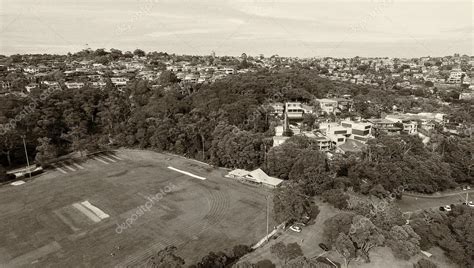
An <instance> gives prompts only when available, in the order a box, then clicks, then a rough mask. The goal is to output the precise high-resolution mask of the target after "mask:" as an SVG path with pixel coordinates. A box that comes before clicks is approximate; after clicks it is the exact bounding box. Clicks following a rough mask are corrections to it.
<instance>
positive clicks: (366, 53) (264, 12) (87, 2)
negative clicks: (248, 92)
mask: <svg viewBox="0 0 474 268" xmlns="http://www.w3.org/2000/svg"><path fill="white" fill-rule="evenodd" d="M473 3H474V1H472V0H443V1H440V0H438V1H436V0H434V1H433V0H413V1H409V0H352V1H351V0H324V1H323V0H0V54H4V55H10V54H16V53H49V54H65V53H68V52H72V53H74V52H77V51H80V50H82V49H86V48H91V49H97V48H106V49H110V48H115V49H120V50H122V51H127V50H129V51H133V50H135V49H136V48H141V49H143V50H145V51H147V52H149V51H163V52H167V53H176V54H190V55H209V54H211V52H212V51H215V53H216V55H219V56H222V55H241V54H242V53H244V52H245V53H247V54H249V55H259V54H264V55H265V56H271V55H274V54H278V55H280V56H298V57H325V56H331V57H355V56H361V57H401V58H410V57H421V56H445V55H453V54H454V53H460V54H467V55H473V53H472V52H473V34H474V23H473V6H474V4H473Z"/></svg>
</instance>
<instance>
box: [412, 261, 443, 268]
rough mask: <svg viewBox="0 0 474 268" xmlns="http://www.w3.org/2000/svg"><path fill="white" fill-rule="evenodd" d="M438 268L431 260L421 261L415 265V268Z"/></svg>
mask: <svg viewBox="0 0 474 268" xmlns="http://www.w3.org/2000/svg"><path fill="white" fill-rule="evenodd" d="M437 267H438V266H437V265H436V264H434V263H432V262H431V261H430V260H427V259H421V260H419V261H418V262H417V263H414V264H413V268H437Z"/></svg>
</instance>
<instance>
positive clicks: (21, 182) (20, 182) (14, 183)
mask: <svg viewBox="0 0 474 268" xmlns="http://www.w3.org/2000/svg"><path fill="white" fill-rule="evenodd" d="M10 184H11V185H13V186H19V185H22V184H25V182H24V181H22V180H19V181H14V182H12V183H10Z"/></svg>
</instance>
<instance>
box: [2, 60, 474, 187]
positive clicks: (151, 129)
mask: <svg viewBox="0 0 474 268" xmlns="http://www.w3.org/2000/svg"><path fill="white" fill-rule="evenodd" d="M161 81H162V84H161V86H159V87H153V88H152V87H151V85H149V84H148V82H147V81H144V80H134V81H132V82H131V83H130V84H129V86H128V87H127V88H126V89H125V90H124V91H118V90H117V89H116V88H114V87H113V85H112V84H111V83H110V81H109V82H108V83H107V86H106V88H105V89H104V90H97V89H93V88H89V87H87V86H86V87H84V88H83V89H81V90H69V89H62V90H55V91H48V92H44V91H41V90H36V91H35V90H33V92H32V93H31V94H30V95H29V97H28V98H21V97H17V96H15V95H8V96H3V97H1V98H2V99H1V102H2V106H1V107H0V124H1V126H2V129H0V132H1V133H0V134H2V135H0V157H1V158H0V161H1V163H2V165H3V166H4V167H6V168H9V167H10V168H11V167H12V166H15V165H19V164H24V163H25V157H24V152H23V143H22V136H24V137H25V139H26V144H27V148H28V152H29V155H30V156H31V158H32V159H31V160H33V158H34V159H36V160H37V162H38V163H42V164H46V163H47V162H48V161H49V160H51V159H54V158H55V157H56V156H59V155H63V154H67V153H69V152H72V151H76V152H85V151H89V152H92V151H96V150H101V149H108V148H114V147H119V146H125V147H138V148H151V149H154V150H158V151H169V152H173V153H176V154H180V155H184V156H187V157H191V158H196V159H199V160H201V161H205V162H209V163H211V164H213V165H216V166H223V167H230V168H246V169H252V168H256V167H263V169H264V170H265V171H267V172H268V173H269V174H270V175H273V176H277V177H279V178H282V179H288V180H291V181H297V180H299V181H302V182H303V183H306V181H308V180H316V181H317V180H318V179H317V178H316V177H318V176H319V177H322V178H324V179H320V180H324V181H325V183H324V184H318V185H319V186H318V187H322V189H312V190H311V193H306V194H312V195H314V194H320V193H322V192H323V191H324V190H326V189H324V187H325V186H324V185H325V184H329V185H328V187H327V188H328V189H330V188H331V187H333V184H334V183H338V184H340V185H344V186H345V187H347V186H349V185H350V186H353V187H354V188H356V189H359V188H360V191H362V192H364V191H365V192H366V191H369V190H370V189H371V188H372V187H374V186H375V185H381V186H382V187H383V188H384V189H385V190H387V191H390V190H391V189H393V188H396V187H398V186H399V185H400V184H408V188H409V190H413V191H418V192H426V193H432V192H435V191H439V190H443V189H448V188H450V187H453V186H455V185H456V184H457V183H470V182H471V183H472V179H473V176H472V174H471V169H472V161H470V158H471V157H472V151H473V142H472V140H471V139H469V137H446V136H444V135H438V136H436V137H434V138H433V139H432V142H431V144H430V145H429V146H427V147H424V146H423V144H422V143H421V142H420V140H419V139H418V138H416V137H411V136H402V137H401V139H400V138H398V137H397V138H390V137H379V138H378V139H376V140H373V141H371V143H370V144H369V150H368V151H367V152H366V153H364V155H363V156H361V158H360V160H362V161H355V159H353V158H351V157H346V158H342V159H340V158H338V159H336V161H331V163H329V162H328V161H327V159H325V158H324V156H322V155H320V153H319V152H318V151H317V149H316V148H315V147H314V148H313V147H312V146H311V145H310V143H311V141H309V140H303V139H302V138H301V137H294V139H293V140H294V142H288V143H287V144H284V145H283V146H281V147H276V148H272V140H271V137H272V135H273V127H274V126H275V124H276V123H277V122H276V121H275V119H274V118H273V117H272V116H270V113H271V108H270V107H269V105H268V104H269V103H270V102H274V101H285V100H294V101H307V102H311V101H312V100H313V99H314V98H315V97H318V98H321V97H324V96H326V95H327V94H351V95H353V96H355V100H356V102H355V104H356V106H357V105H359V104H358V103H361V104H364V105H365V106H367V105H369V106H367V107H365V106H364V107H361V108H360V109H357V111H358V112H357V113H355V114H353V115H352V116H356V115H361V116H363V117H370V115H371V113H374V116H380V113H382V112H386V111H388V110H387V109H390V107H391V106H393V105H395V102H397V103H396V104H397V105H407V104H403V103H398V102H401V101H403V97H400V96H398V95H396V92H387V94H385V95H390V94H393V95H394V97H393V98H390V97H386V96H384V98H380V97H374V96H375V94H374V92H375V91H376V90H375V89H372V88H367V87H361V86H358V85H352V84H341V83H339V82H333V81H329V80H326V79H323V78H319V77H318V76H316V75H315V74H314V72H313V71H311V70H306V69H300V70H294V71H287V70H285V71H275V72H268V71H261V72H258V73H251V74H243V75H238V76H231V77H229V78H226V79H223V80H219V81H217V82H215V83H212V84H205V85H202V86H200V87H199V88H198V89H195V90H192V91H190V92H183V91H181V90H178V89H179V86H178V85H177V83H176V80H175V79H173V78H172V77H170V75H169V74H168V73H167V72H164V73H163V79H162V80H161ZM379 95H380V94H379ZM358 99H360V102H358V101H357V100H358ZM367 99H370V100H371V102H367V101H364V100H367ZM419 104H420V103H415V104H413V103H410V105H413V106H416V105H419ZM461 107H463V106H461ZM440 109H442V107H441V108H440ZM463 112H464V110H462V109H458V110H456V115H458V116H457V117H458V118H457V120H459V121H461V122H465V123H470V122H469V121H472V117H470V116H469V112H467V114H466V112H464V113H463ZM19 115H21V116H19ZM349 116H351V115H349ZM12 119H15V120H13V121H12ZM311 158H314V159H315V161H317V163H319V161H320V162H321V164H318V165H313V164H311V163H315V162H314V161H313V162H311V161H308V160H306V159H311ZM357 159H359V158H357ZM305 165H308V167H306V166H305ZM336 166H337V167H336ZM292 169H293V170H294V171H292ZM315 176H316V177H315ZM326 177H330V178H332V179H331V180H326ZM406 180H407V181H406ZM333 181H334V182H333ZM361 181H368V182H369V183H368V184H361ZM308 189H311V187H309V188H308Z"/></svg>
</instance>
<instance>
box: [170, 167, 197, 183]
mask: <svg viewBox="0 0 474 268" xmlns="http://www.w3.org/2000/svg"><path fill="white" fill-rule="evenodd" d="M168 168H169V169H171V170H174V171H176V172H179V173H182V174H184V175H188V176H191V177H193V178H196V179H200V180H206V178H204V177H201V176H198V175H194V174H193V173H189V172H187V171H183V170H179V169H177V168H174V167H168Z"/></svg>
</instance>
